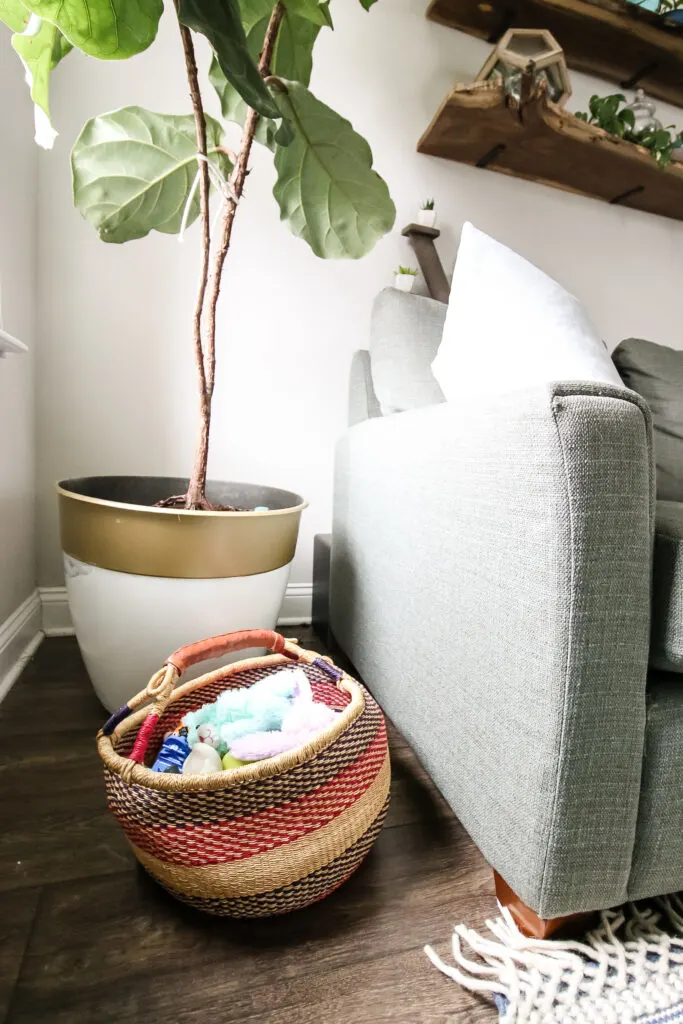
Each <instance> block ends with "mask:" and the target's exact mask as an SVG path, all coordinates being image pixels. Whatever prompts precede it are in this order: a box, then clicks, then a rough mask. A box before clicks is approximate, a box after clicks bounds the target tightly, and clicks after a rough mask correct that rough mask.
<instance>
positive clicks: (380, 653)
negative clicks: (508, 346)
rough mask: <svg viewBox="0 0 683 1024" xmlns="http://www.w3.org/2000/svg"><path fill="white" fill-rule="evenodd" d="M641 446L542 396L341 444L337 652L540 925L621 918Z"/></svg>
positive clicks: (630, 820) (637, 684)
mask: <svg viewBox="0 0 683 1024" xmlns="http://www.w3.org/2000/svg"><path fill="white" fill-rule="evenodd" d="M652 528H653V463H652V444H651V426H650V419H649V412H648V410H647V407H646V406H645V403H643V402H642V401H641V400H640V399H639V398H638V397H637V396H636V395H634V394H633V393H632V392H629V391H627V390H625V389H620V388H617V387H612V386H610V385H600V384H580V383H576V384H575V383H571V384H554V385H547V386H539V387H535V388H532V389H528V390H525V391H523V392H517V393H515V394H510V395H504V396H497V397H494V398H492V399H491V400H490V401H489V402H488V403H487V404H485V405H483V406H474V405H469V406H468V407H467V408H463V409H459V408H457V407H456V406H454V405H452V404H447V405H440V406H433V407H430V408H426V409H420V410H416V411H413V412H408V413H403V414H402V415H401V416H392V417H387V418H384V419H382V420H373V421H369V422H366V423H364V424H361V425H359V426H356V427H354V428H352V429H351V430H349V431H348V432H347V434H346V435H345V437H344V438H343V439H342V441H341V442H340V444H339V447H338V451H337V472H336V493H335V514H334V528H333V552H332V581H331V591H332V594H331V624H332V629H333V632H334V633H335V635H336V637H337V639H338V640H339V642H340V643H341V645H342V647H343V648H344V649H345V650H346V652H347V653H348V655H349V656H350V658H351V659H352V661H353V662H354V664H355V665H356V666H357V668H358V670H359V671H360V673H361V675H362V676H363V678H364V679H365V681H366V682H367V684H368V686H369V687H370V689H371V690H372V691H373V693H374V694H375V696H376V697H377V698H378V700H379V701H380V702H381V703H382V705H383V706H384V707H385V709H386V711H387V713H388V714H389V716H390V717H391V718H392V719H393V720H394V721H395V722H396V724H397V726H398V727H399V729H401V731H402V732H403V733H404V734H405V736H406V737H407V739H408V740H409V742H410V743H411V744H412V746H413V747H414V749H415V751H416V753H417V754H418V756H419V757H420V759H421V760H422V762H423V763H424V765H425V767H426V768H427V769H428V771H429V772H430V774H431V775H432V777H433V778H434V780H435V782H436V783H437V785H438V786H439V788H440V789H441V791H442V792H443V794H444V796H445V797H446V798H447V799H448V801H449V803H450V804H451V806H452V807H453V809H454V811H455V813H456V814H457V815H458V817H459V818H460V819H461V821H462V822H463V824H464V825H465V827H466V828H467V830H468V831H469V832H470V834H471V835H472V837H473V838H474V840H475V841H476V843H477V844H478V845H479V847H480V849H481V850H482V852H483V853H484V856H485V857H486V858H487V859H488V860H489V861H490V863H491V864H492V865H493V866H494V867H495V868H496V869H497V870H498V871H499V872H500V874H501V875H502V876H503V877H504V878H505V880H506V881H507V882H508V883H509V884H510V885H511V886H512V887H513V888H514V889H515V891H516V892H517V893H518V894H519V895H520V896H521V898H522V899H523V900H524V901H525V902H526V903H527V904H528V905H529V906H531V907H532V908H533V909H534V910H536V911H537V913H539V914H540V915H541V916H542V917H554V916H558V915H562V914H568V913H573V912H576V911H580V910H586V909H595V908H598V907H608V906H612V905H614V904H616V903H619V902H621V901H622V900H624V899H625V898H626V893H627V884H628V877H629V871H630V867H631V858H632V851H633V844H634V836H635V824H636V815H637V809H638V799H639V793H640V776H641V767H642V751H643V741H644V724H645V688H646V676H647V663H648V639H649V620H650V581H651V561H652Z"/></svg>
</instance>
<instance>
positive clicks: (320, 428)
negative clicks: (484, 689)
mask: <svg viewBox="0 0 683 1024" xmlns="http://www.w3.org/2000/svg"><path fill="white" fill-rule="evenodd" d="M334 18H335V22H336V31H335V32H334V33H323V34H322V37H321V39H320V41H319V43H318V47H317V50H316V62H317V67H316V70H315V72H314V80H313V83H312V86H313V88H314V90H315V91H316V93H317V94H318V95H319V96H320V97H321V99H323V100H325V101H327V102H328V103H330V104H331V105H332V106H334V107H337V109H339V110H340V111H341V112H343V113H344V114H346V116H348V117H349V118H350V119H351V121H352V122H353V124H354V126H355V127H356V128H357V129H358V130H359V131H361V132H362V133H364V134H366V135H367V137H368V139H369V140H370V142H371V145H372V147H373V150H374V153H375V158H376V160H375V163H376V167H377V169H378V170H379V171H380V173H381V174H382V175H383V176H384V177H385V178H386V179H387V181H388V182H389V185H390V188H391V190H392V194H393V197H394V200H395V202H396V205H397V208H398V218H397V230H396V231H395V232H394V233H393V234H392V235H391V236H390V237H388V238H386V239H384V240H383V241H382V242H381V243H380V244H379V245H378V246H377V247H376V249H375V250H374V251H373V253H372V254H371V255H370V256H369V257H368V258H367V259H366V260H364V261H362V262H360V263H352V262H345V263H332V262H330V263H326V262H322V261H319V260H317V259H316V258H315V257H313V256H312V255H311V254H310V252H309V250H308V248H307V247H306V245H305V244H304V243H303V242H301V241H299V240H297V239H295V238H293V237H292V236H291V235H290V234H289V232H288V230H287V228H285V227H284V226H282V225H280V223H279V221H278V212H277V208H276V205H275V203H274V201H273V199H272V197H271V196H270V195H269V192H270V189H271V187H272V183H273V171H272V165H271V161H270V156H269V154H267V153H266V152H264V151H259V153H258V154H257V157H256V159H255V160H254V166H255V169H254V171H253V173H252V175H251V176H250V178H249V180H248V187H247V193H246V199H245V202H244V206H243V208H242V209H240V211H239V216H238V219H237V229H236V232H235V239H234V241H235V244H234V250H233V252H232V254H231V257H230V260H229V273H228V276H227V279H226V284H225V289H224V298H223V305H222V314H221V320H220V331H219V333H220V340H219V371H218V372H219V385H218V388H217V391H216V399H215V409H216V412H215V418H214V423H215V425H214V434H213V449H212V458H211V466H210V472H211V475H213V476H216V477H223V478H225V477H233V478H237V479H247V480H257V481H261V482H263V483H272V484H276V485H282V486H284V487H287V488H291V489H294V490H298V491H300V492H301V493H302V494H304V495H306V496H307V498H308V499H309V500H310V502H311V507H310V509H309V510H308V512H307V513H306V514H305V517H304V523H303V529H302V535H301V541H300V545H299V551H298V554H297V561H296V564H295V568H294V571H293V576H292V579H293V580H294V581H306V580H308V579H310V563H311V547H312V537H313V534H314V533H316V532H318V531H321V530H327V529H328V528H329V524H330V507H331V489H332V458H333V446H334V442H335V439H336V437H337V436H338V435H339V433H340V432H341V431H342V429H343V427H344V423H345V414H346V380H347V373H348V367H349V361H350V358H351V354H352V352H353V351H354V349H356V348H358V347H362V346H365V345H366V342H367V325H368V314H369V310H370V305H371V302H372V299H373V296H374V295H375V293H376V292H377V291H378V290H379V289H380V288H381V287H382V286H384V285H385V284H387V283H388V282H389V281H390V273H391V270H392V269H393V267H394V266H395V265H396V264H397V263H398V262H399V260H400V261H402V262H406V261H411V253H410V250H409V248H408V245H407V243H406V241H405V240H404V239H402V238H401V237H400V228H401V227H402V226H403V225H404V224H405V223H407V222H408V221H410V220H412V219H414V211H415V208H416V206H417V205H418V203H419V201H420V200H422V199H423V198H425V197H427V196H434V197H435V198H436V200H437V203H438V208H439V216H440V222H441V226H442V228H443V236H442V239H441V240H440V250H441V253H442V256H443V259H444V262H445V263H446V264H447V266H448V267H449V268H450V266H451V265H452V263H453V259H454V255H455V248H456V241H457V236H458V234H459V230H460V226H461V224H462V222H463V221H464V220H466V219H469V220H472V221H473V222H474V223H475V224H476V225H477V226H479V227H480V228H483V229H484V230H486V231H488V232H490V233H491V234H493V235H495V236H496V237H497V238H499V239H500V240H501V241H503V242H505V243H507V244H509V245H512V246H514V247H515V248H517V249H518V250H519V251H520V252H522V253H523V254H524V255H526V256H528V257H529V258H531V259H532V260H534V261H535V262H537V263H538V264H539V265H540V266H541V267H543V268H544V269H545V270H546V271H548V272H549V273H550V274H552V275H554V276H555V277H557V278H558V279H559V280H560V281H562V282H563V283H564V284H565V285H566V286H567V287H568V288H569V289H571V290H572V291H574V292H575V293H576V294H577V295H578V296H580V297H581V298H582V299H583V301H584V302H585V304H586V305H587V307H588V309H589V310H590V312H591V314H592V316H593V318H594V320H595V321H596V323H597V324H598V326H599V328H600V329H601V330H602V332H603V334H604V336H605V338H606V339H607V340H608V342H609V344H610V345H611V346H612V345H614V344H616V343H617V341H618V340H619V339H620V338H621V337H623V336H626V335H629V334H641V335H643V336H646V337H650V338H652V339H654V340H657V341H660V342H663V343H665V344H669V345H674V346H677V347H683V334H682V328H681V319H680V315H679V311H678V305H677V301H676V300H677V297H678V295H679V293H680V281H681V277H682V276H683V225H681V224H678V223H675V222H673V221H670V220H664V219H659V218H656V217H652V216H648V215H646V214H641V213H638V212H633V211H628V210H624V209H620V208H614V207H609V206H606V205H604V204H600V203H598V202H596V201H593V200H588V199H582V198H580V197H577V196H571V195H568V194H567V193H564V192H560V191H556V190H553V189H550V188H546V187H542V186H539V185H533V184H530V183H526V182H523V181H518V180H515V179H512V178H507V177H505V176H503V175H499V174H495V173H492V172H485V171H480V170H476V169H472V168H468V167H464V166H461V165H458V164H452V163H449V162H447V161H443V160H438V159H434V158H431V157H425V156H420V155H418V154H417V153H416V151H415V147H416V143H417V141H418V139H419V137H420V135H421V134H422V132H423V131H424V129H425V127H426V126H427V124H428V122H429V121H430V119H431V118H432V116H433V114H434V113H435V111H436V109H437V107H438V105H439V103H440V102H441V100H442V99H443V97H444V95H445V94H446V92H447V91H448V89H449V88H450V86H451V84H452V83H453V82H454V81H455V80H461V81H469V80H471V79H472V77H473V76H474V74H475V73H476V72H477V70H478V69H479V67H480V66H481V64H482V63H483V61H484V58H485V56H486V54H487V53H488V50H489V47H488V46H487V45H486V44H485V43H482V42H479V41H477V40H473V39H470V38H469V37H467V36H464V35H461V34H460V33H456V32H453V31H451V30H449V29H447V28H443V27H440V26H437V25H434V24H430V23H428V22H427V21H426V20H425V18H424V6H423V3H422V2H417V0H380V3H378V4H377V5H376V6H375V7H374V8H373V9H372V11H371V12H370V13H369V14H366V13H365V12H364V11H363V10H362V9H361V7H360V4H358V3H354V2H353V0H348V2H345V3H343V4H342V3H340V4H338V5H335V7H334ZM573 80H574V86H575V96H574V99H573V100H571V101H570V104H571V107H570V109H579V108H581V109H585V106H586V103H587V99H588V97H589V96H590V94H591V92H592V91H594V90H595V89H598V90H600V91H601V92H602V93H603V94H604V93H607V92H614V91H616V87H615V86H613V85H611V84H605V83H597V82H595V81H592V80H590V79H588V78H586V77H584V76H579V75H577V74H574V75H573ZM128 103H140V104H142V105H145V106H148V107H150V108H152V109H157V110H160V111H167V112H182V111H187V110H188V109H189V106H188V101H187V98H186V95H185V84H184V79H183V73H182V62H181V59H180V50H179V45H178V40H177V31H176V30H175V28H174V25H173V22H172V19H171V18H170V17H169V15H168V13H167V14H166V15H165V17H164V19H163V27H162V30H161V34H160V41H159V43H158V44H157V45H156V46H154V47H153V48H152V50H151V51H149V52H148V53H146V54H143V55H141V56H139V57H137V58H135V59H134V60H133V61H129V62H126V63H124V64H118V65H117V64H114V63H111V64H103V63H99V62H96V61H88V60H85V59H84V58H80V57H79V56H77V55H72V56H70V57H69V58H68V60H67V61H65V62H64V64H63V65H62V67H60V68H59V69H58V71H57V72H56V74H55V76H54V110H55V117H56V121H57V125H58V127H59V128H60V130H61V132H62V136H61V138H60V139H59V140H58V142H57V148H56V150H55V152H54V153H52V154H46V155H44V156H41V163H40V186H41V187H40V227H41V230H40V283H41V297H42V317H41V346H42V348H41V366H40V381H39V396H40V452H41V457H40V468H39V478H40V541H41V570H40V574H41V582H42V583H43V584H47V585H57V584H59V583H60V582H61V565H60V559H59V554H58V540H57V516H56V506H55V500H54V496H53V494H52V483H53V481H54V480H55V479H57V478H58V477H60V476H69V475H76V474H77V475H83V474H92V473H118V472H121V473H123V472H130V473H158V474H164V473H169V474H176V473H178V474H180V473H186V472H187V471H188V470H189V467H190V464H191V457H192V449H193V444H194V407H195V397H194V379H193V369H192V355H191V344H190V331H189V318H190V310H191V305H192V302H193V296H194V287H195V281H196V267H197V264H196V254H197V232H196V228H195V229H194V230H193V231H191V232H190V234H189V236H188V239H187V241H186V242H185V244H184V245H183V246H182V247H181V246H179V245H178V243H177V241H176V240H175V239H173V238H169V237H165V236H160V235H158V234H155V235H154V236H152V237H149V238H147V239H145V240H143V241H140V242H134V243H131V244H128V245H126V246H122V247H117V246H111V245H110V246H106V245H104V244H102V243H101V242H99V240H98V239H97V237H96V235H95V234H94V232H93V231H92V229H91V228H90V227H88V226H87V225H86V224H85V222H84V221H82V220H81V219H80V217H79V215H78V214H77V213H76V212H75V211H74V210H73V209H72V208H71V205H70V200H69V172H68V149H69V146H70V144H71V142H72V141H73V139H74V138H75V137H76V135H77V132H78V131H79V129H80V126H81V124H82V123H83V121H84V120H85V119H86V118H87V117H89V116H91V115H93V114H96V113H98V112H102V111H104V110H107V109H111V108H113V107H117V106H121V105H124V104H128ZM660 114H661V115H662V119H663V120H664V122H665V123H668V122H669V120H675V119H676V118H678V119H679V120H680V119H681V116H682V115H681V112H680V111H673V109H672V108H668V109H667V108H666V107H665V106H664V105H661V109H660ZM412 262H414V259H413V260H412ZM494 288H495V285H494V283H492V291H493V289H494Z"/></svg>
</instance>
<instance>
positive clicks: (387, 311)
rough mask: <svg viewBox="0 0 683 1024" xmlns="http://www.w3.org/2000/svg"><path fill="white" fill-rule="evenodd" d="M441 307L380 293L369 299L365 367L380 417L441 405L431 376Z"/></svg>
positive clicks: (417, 298)
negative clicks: (367, 364)
mask: <svg viewBox="0 0 683 1024" xmlns="http://www.w3.org/2000/svg"><path fill="white" fill-rule="evenodd" d="M445 318H446V306H445V305H444V304H443V302H436V301H435V300H434V299H428V298H426V297H425V296H423V295H406V294H405V293H403V292H399V291H397V290H396V288H385V289H384V291H381V292H380V293H379V295H378V296H377V298H376V299H375V302H374V305H373V307H372V322H371V326H370V364H371V367H372V382H373V384H374V388H375V394H376V395H377V398H378V399H379V404H380V408H381V410H382V413H383V414H384V415H387V414H389V413H393V412H406V411H407V410H408V409H420V408H421V407H422V406H425V405H436V404H437V402H443V394H442V392H441V388H440V387H439V385H438V384H437V383H436V380H435V378H434V374H433V373H432V361H433V359H434V356H435V355H436V352H437V349H438V347H439V344H440V342H441V333H442V331H443V322H444V320H445Z"/></svg>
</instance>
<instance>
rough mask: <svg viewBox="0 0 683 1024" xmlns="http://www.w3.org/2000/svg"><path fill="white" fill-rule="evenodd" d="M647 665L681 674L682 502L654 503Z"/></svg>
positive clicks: (682, 625)
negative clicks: (655, 504)
mask: <svg viewBox="0 0 683 1024" xmlns="http://www.w3.org/2000/svg"><path fill="white" fill-rule="evenodd" d="M650 664H651V665H653V666H654V667H655V668H660V669H664V670H665V671H669V672H683V503H681V502H680V501H658V502H657V515H656V519H655V552H654V568H653V576H652V634H651V637H650Z"/></svg>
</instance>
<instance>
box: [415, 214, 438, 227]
mask: <svg viewBox="0 0 683 1024" xmlns="http://www.w3.org/2000/svg"><path fill="white" fill-rule="evenodd" d="M417 222H418V224H421V225H422V227H423V228H433V227H434V226H435V224H436V210H418V211H417Z"/></svg>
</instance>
